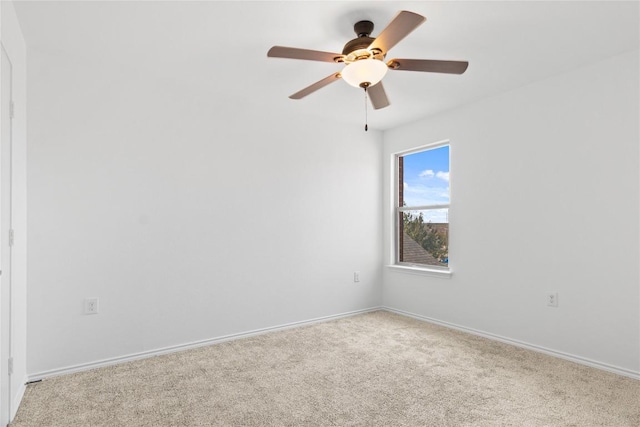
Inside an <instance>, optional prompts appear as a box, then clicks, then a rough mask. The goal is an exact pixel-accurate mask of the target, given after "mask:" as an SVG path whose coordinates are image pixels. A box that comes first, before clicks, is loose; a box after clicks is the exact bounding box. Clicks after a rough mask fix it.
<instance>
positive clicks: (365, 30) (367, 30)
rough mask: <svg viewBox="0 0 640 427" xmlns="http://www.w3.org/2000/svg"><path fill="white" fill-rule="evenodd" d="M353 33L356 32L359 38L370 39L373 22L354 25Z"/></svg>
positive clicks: (359, 22) (361, 22)
mask: <svg viewBox="0 0 640 427" xmlns="http://www.w3.org/2000/svg"><path fill="white" fill-rule="evenodd" d="M353 32H355V33H356V35H357V36H358V37H369V34H371V33H372V32H373V22H371V21H358V22H356V23H355V24H354V25H353Z"/></svg>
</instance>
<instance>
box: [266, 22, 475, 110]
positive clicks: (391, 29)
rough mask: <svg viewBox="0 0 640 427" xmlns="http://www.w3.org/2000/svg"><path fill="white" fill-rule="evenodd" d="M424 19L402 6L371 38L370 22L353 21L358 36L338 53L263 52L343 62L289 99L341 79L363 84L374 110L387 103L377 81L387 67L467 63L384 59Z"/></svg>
mask: <svg viewBox="0 0 640 427" xmlns="http://www.w3.org/2000/svg"><path fill="white" fill-rule="evenodd" d="M424 21H426V18H425V17H424V16H422V15H418V14H417V13H413V12H408V11H406V10H403V11H400V12H398V14H396V16H395V17H394V18H393V19H392V20H391V22H390V23H389V25H387V27H386V28H385V29H384V30H382V32H381V33H380V34H379V35H378V37H375V38H373V37H370V35H371V32H372V31H373V22H371V21H359V22H356V24H355V25H354V26H353V30H354V31H355V33H356V34H357V36H358V37H356V38H355V39H353V40H350V41H349V42H347V44H345V45H344V48H343V49H342V53H331V52H322V51H317V50H309V49H298V48H294V47H283V46H273V47H272V48H271V49H269V52H268V53H267V56H268V57H271V58H290V59H304V60H308V61H323V62H336V63H344V64H346V65H345V67H344V68H343V69H342V71H339V72H336V73H333V74H331V75H330V76H328V77H325V78H324V79H322V80H320V81H317V82H315V83H314V84H312V85H311V86H307V87H306V88H304V89H302V90H301V91H299V92H296V93H294V94H293V95H291V96H289V98H291V99H301V98H304V97H305V96H307V95H309V94H311V93H313V92H315V91H317V90H318V89H321V88H323V87H325V86H327V85H328V84H330V83H333V82H335V81H337V80H339V79H343V80H345V81H346V82H347V83H348V84H350V85H352V86H354V87H361V88H364V90H365V92H368V95H369V98H370V99H371V104H372V105H373V108H375V109H376V110H377V109H380V108H384V107H387V106H388V105H389V99H388V98H387V94H386V92H385V90H384V87H383V86H382V82H381V80H382V78H383V77H384V76H385V74H386V73H387V70H407V71H423V72H430V73H447V74H462V73H464V72H465V70H466V69H467V67H468V66H469V63H468V62H466V61H440V60H433V59H399V58H394V59H391V60H389V61H386V62H385V57H386V55H387V53H388V52H389V49H391V48H392V47H393V46H395V45H396V44H397V43H398V42H399V41H400V40H402V39H403V38H405V37H406V36H407V35H408V34H409V33H411V32H412V31H413V30H415V29H416V28H417V27H418V26H419V25H421V24H422V23H423V22H424Z"/></svg>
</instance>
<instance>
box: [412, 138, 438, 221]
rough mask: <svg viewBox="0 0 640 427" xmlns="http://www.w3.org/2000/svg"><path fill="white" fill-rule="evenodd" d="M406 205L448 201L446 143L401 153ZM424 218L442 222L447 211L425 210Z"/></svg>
mask: <svg viewBox="0 0 640 427" xmlns="http://www.w3.org/2000/svg"><path fill="white" fill-rule="evenodd" d="M403 178H404V179H403V186H404V200H405V202H406V205H407V206H421V205H432V204H444V203H449V146H448V145H447V146H443V147H439V148H434V149H432V150H428V151H422V152H419V153H414V154H408V155H405V156H404V177H403ZM423 213H424V214H425V220H429V219H431V221H432V222H445V221H446V220H445V218H446V211H430V212H429V211H424V212H423Z"/></svg>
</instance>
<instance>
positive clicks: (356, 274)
mask: <svg viewBox="0 0 640 427" xmlns="http://www.w3.org/2000/svg"><path fill="white" fill-rule="evenodd" d="M353 281H354V282H359V281H360V272H359V271H354V272H353Z"/></svg>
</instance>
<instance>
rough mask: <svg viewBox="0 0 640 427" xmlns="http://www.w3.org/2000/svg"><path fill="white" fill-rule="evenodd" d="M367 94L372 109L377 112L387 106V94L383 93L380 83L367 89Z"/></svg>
mask: <svg viewBox="0 0 640 427" xmlns="http://www.w3.org/2000/svg"><path fill="white" fill-rule="evenodd" d="M367 93H368V94H369V99H370V100H371V105H373V108H374V109H376V110H379V109H380V108H384V107H388V106H389V99H387V93H386V92H385V91H384V87H383V86H382V82H379V83H377V84H375V85H373V86H371V87H369V88H367Z"/></svg>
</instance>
